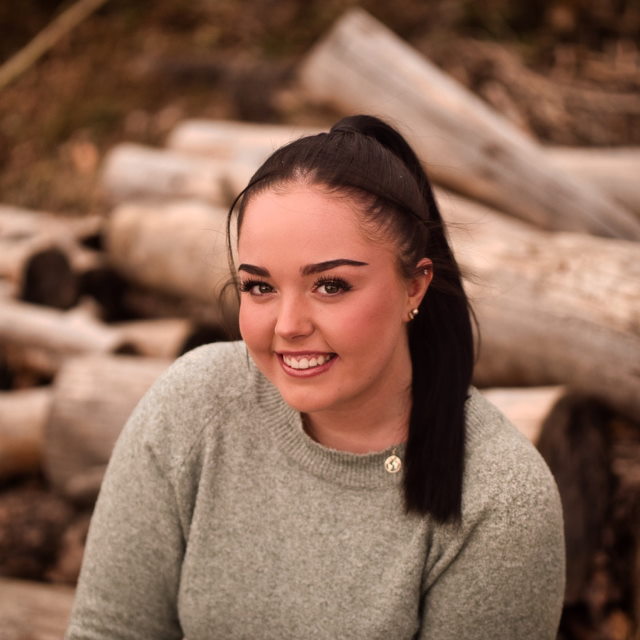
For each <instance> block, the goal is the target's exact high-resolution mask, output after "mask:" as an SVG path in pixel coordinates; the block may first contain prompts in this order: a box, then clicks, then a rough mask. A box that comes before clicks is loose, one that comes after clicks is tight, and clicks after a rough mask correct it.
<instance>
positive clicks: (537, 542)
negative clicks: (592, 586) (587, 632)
mask: <svg viewBox="0 0 640 640" xmlns="http://www.w3.org/2000/svg"><path fill="white" fill-rule="evenodd" d="M536 475H537V476H538V477H537V478H536V477H535V476H536ZM472 520H473V521H472V522H471V523H467V524H466V525H465V523H464V522H463V524H462V525H461V529H460V530H459V531H458V534H457V536H456V537H457V541H456V543H454V544H450V545H449V549H448V550H447V551H445V552H443V554H442V557H441V559H440V561H439V564H440V567H439V569H438V571H436V572H435V573H436V577H435V579H434V580H433V582H432V584H430V585H429V586H428V589H427V591H426V593H425V596H424V601H423V607H424V609H423V623H422V627H421V634H420V636H419V637H420V638H421V639H425V640H426V639H427V638H429V639H430V640H444V639H447V638H451V639H452V640H453V639H454V638H455V639H456V640H471V639H472V638H473V639H474V640H483V639H485V638H486V639H487V640H489V639H490V640H519V639H525V638H527V639H528V638H532V639H534V638H535V640H553V639H555V637H556V633H557V628H558V622H559V619H560V612H561V607H562V599H563V594H564V539H563V529H562V512H561V507H560V501H559V498H558V495H557V490H556V488H555V484H554V482H553V480H552V479H551V478H550V476H549V474H548V472H546V469H545V470H544V472H543V473H541V474H534V477H533V478H531V477H529V478H528V479H526V480H525V481H524V483H523V486H520V487H514V486H513V485H512V486H508V487H504V490H503V491H502V492H496V494H495V495H494V496H493V498H492V499H491V500H490V501H487V502H486V506H485V507H484V508H483V509H482V511H481V512H479V513H478V514H477V516H476V517H475V518H474V519H472ZM443 548H444V547H443Z"/></svg>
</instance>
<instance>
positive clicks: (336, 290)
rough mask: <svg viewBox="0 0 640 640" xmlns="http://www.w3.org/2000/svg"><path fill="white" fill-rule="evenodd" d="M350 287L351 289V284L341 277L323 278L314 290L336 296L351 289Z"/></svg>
mask: <svg viewBox="0 0 640 640" xmlns="http://www.w3.org/2000/svg"><path fill="white" fill-rule="evenodd" d="M349 289H351V285H349V284H348V283H347V282H345V281H344V280H342V279H341V278H321V279H320V280H318V281H317V282H316V283H315V285H314V291H318V292H319V293H321V294H322V295H325V296H336V295H339V294H341V293H344V292H345V291H349Z"/></svg>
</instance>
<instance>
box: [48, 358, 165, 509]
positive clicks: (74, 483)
mask: <svg viewBox="0 0 640 640" xmlns="http://www.w3.org/2000/svg"><path fill="white" fill-rule="evenodd" d="M169 363H170V361H169V360H164V359H155V358H142V357H130V356H108V355H91V356H84V357H79V358H73V359H71V360H69V361H68V362H66V363H65V365H64V366H63V367H62V369H61V370H60V372H59V373H58V375H57V376H56V380H55V386H54V395H53V404H52V408H51V413H50V418H49V421H48V423H47V425H46V428H45V471H46V473H47V476H48V478H49V480H50V482H51V484H52V486H53V487H54V488H55V489H57V490H58V491H60V492H61V493H62V494H63V495H65V496H67V497H69V498H71V499H73V500H76V501H80V502H91V501H92V500H94V499H95V497H96V495H97V492H98V489H99V488H100V482H101V481H102V475H103V473H104V468H105V466H106V464H107V462H108V460H109V456H110V455H111V450H112V449H113V445H114V444H115V441H116V439H117V437H118V435H119V434H120V431H121V429H122V427H123V426H124V424H125V422H126V421H127V418H128V417H129V414H130V413H131V411H132V410H133V408H134V407H135V405H136V404H137V402H138V400H140V398H141V397H142V396H143V395H144V393H145V392H146V390H147V389H148V388H149V387H150V386H151V384H152V383H153V382H154V381H155V380H156V378H157V377H158V376H159V375H160V374H161V373H162V372H163V371H164V370H165V369H166V368H167V367H168V365H169Z"/></svg>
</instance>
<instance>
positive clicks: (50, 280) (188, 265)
mask: <svg viewBox="0 0 640 640" xmlns="http://www.w3.org/2000/svg"><path fill="white" fill-rule="evenodd" d="M298 91H299V92H300V93H301V95H303V96H304V97H305V99H307V100H308V101H309V102H310V103H311V102H313V103H322V104H325V105H327V104H328V105H330V106H332V107H333V108H334V109H338V110H339V111H341V112H344V113H345V114H347V113H354V112H365V113H373V114H376V115H380V116H382V117H384V118H385V119H387V120H389V121H390V122H392V123H394V124H396V125H398V126H399V127H400V128H401V129H402V131H403V132H404V133H405V134H406V135H407V138H408V139H409V141H410V142H411V143H412V144H413V146H414V148H416V150H417V151H418V154H419V155H420V157H421V158H422V160H423V161H424V163H425V166H426V168H427V171H428V173H429V175H430V176H431V177H432V179H433V181H434V183H435V184H436V194H437V198H438V201H439V203H440V207H441V209H442V211H443V215H444V216H445V218H446V219H447V221H448V222H449V223H450V236H451V239H452V242H453V245H454V248H455V251H456V255H457V256H458V258H459V261H460V263H461V265H462V267H463V271H464V273H465V279H466V286H467V290H468V293H469V295H470V298H471V300H472V303H473V306H474V309H475V311H476V313H477V316H478V319H479V326H480V336H481V341H480V345H481V346H480V353H479V359H478V363H477V368H476V373H475V379H474V382H475V384H476V385H478V386H479V387H481V388H482V389H483V390H485V392H486V394H487V396H488V397H489V398H490V399H491V400H492V401H493V402H494V403H495V404H496V405H497V406H498V407H500V408H501V409H502V410H503V411H504V412H505V413H506V415H507V416H508V417H510V418H511V420H512V421H513V422H514V424H515V425H516V426H517V428H518V429H519V430H520V431H521V432H522V433H524V434H525V435H526V436H527V437H528V438H529V439H530V440H531V441H532V442H534V443H535V444H537V445H538V446H539V448H540V451H541V452H542V453H543V455H544V457H545V458H546V460H547V461H548V463H549V466H550V467H551V469H552V471H553V473H554V475H555V477H556V479H557V481H558V485H559V488H560V492H561V496H562V500H563V506H564V509H565V520H566V537H567V552H568V574H567V576H568V581H567V593H566V607H565V614H564V616H563V622H562V625H563V627H562V633H563V634H564V636H563V637H565V638H567V639H574V638H575V639H580V640H582V639H584V640H590V639H595V638H597V637H610V638H613V639H614V640H617V639H618V638H619V639H620V640H623V639H625V638H631V637H632V635H631V634H632V633H634V631H633V629H634V628H635V627H634V625H638V624H639V623H640V368H639V367H640V365H639V363H640V182H639V181H638V180H637V174H638V166H639V164H640V162H639V161H640V149H637V148H635V149H631V148H630V149H606V150H602V149H601V150H587V149H569V148H562V147H551V146H543V145H542V144H540V143H539V142H538V141H536V140H534V139H533V138H532V137H531V136H527V135H526V134H525V133H523V132H522V131H521V130H519V129H517V128H516V127H515V126H514V125H513V124H512V123H510V122H509V121H508V120H507V119H506V118H505V117H503V116H502V115H501V114H499V113H497V112H496V111H494V110H492V109H491V108H490V107H489V106H488V105H487V104H486V103H484V102H482V101H480V100H479V99H478V98H477V97H476V96H474V95H472V94H471V93H470V92H469V91H468V90H466V89H464V88H463V87H462V86H461V85H459V84H458V83H457V82H456V81H455V80H454V79H453V78H451V77H450V76H447V75H445V74H444V73H443V72H442V71H439V70H438V69H437V68H436V67H434V66H433V65H432V64H431V63H429V61H428V60H427V59H425V58H424V57H422V56H421V55H419V54H418V53H417V52H416V51H414V50H412V49H411V48H410V47H409V46H408V45H407V44H406V43H404V42H402V41H400V40H399V39H398V38H397V37H396V36H395V35H393V34H392V33H391V32H390V31H388V30H387V29H386V28H385V27H384V26H382V25H381V24H379V23H377V22H376V21H375V20H374V19H373V18H371V17H370V16H369V15H367V14H365V13H364V12H363V11H360V10H355V11H351V12H349V13H347V14H346V16H345V17H344V18H343V19H342V20H341V21H339V23H338V24H337V25H336V26H335V27H334V29H333V30H332V31H331V32H330V33H329V34H328V35H327V37H326V38H325V39H323V40H322V41H320V42H319V43H318V44H317V45H316V46H315V47H314V49H313V50H312V51H311V52H310V53H309V55H308V56H307V57H306V59H305V60H304V62H303V63H302V64H301V66H300V68H299V73H298ZM316 131H317V129H315V128H311V127H306V126H305V127H302V126H296V125H293V124H287V125H259V124H251V123H240V122H231V121H218V122H216V121H203V120H185V121H183V122H180V123H179V124H178V125H177V126H176V127H175V128H174V130H173V131H172V132H171V134H170V135H169V137H168V139H167V144H166V146H165V147H164V148H150V147H143V146H141V145H133V144H130V143H123V144H120V145H117V146H115V147H114V148H113V149H112V150H111V152H110V153H109V154H108V155H107V157H106V158H105V159H104V162H103V168H102V183H101V187H102V189H103V191H104V192H105V193H106V195H107V197H108V198H109V201H110V206H112V209H111V210H110V211H109V213H108V215H105V216H104V217H99V218H93V217H91V218H89V217H87V218H66V217H62V216H53V215H51V214H47V213H43V212H35V211H23V210H17V209H15V208H13V207H9V206H0V383H1V384H2V387H1V388H2V391H0V482H4V483H5V485H6V486H8V487H9V488H11V487H12V484H11V483H18V485H19V484H20V481H19V480H16V478H25V477H27V478H31V480H30V481H29V482H31V483H32V484H31V485H29V484H27V487H26V489H25V488H20V489H18V490H19V491H23V493H22V494H20V495H22V496H23V497H24V496H30V495H41V493H42V492H44V489H43V486H44V484H46V488H47V489H46V490H47V491H51V492H52V493H49V494H47V495H48V497H47V498H43V499H42V501H41V504H43V505H45V507H46V508H45V507H43V508H40V507H38V508H34V509H32V510H29V509H27V508H24V507H23V506H20V505H23V504H24V500H22V502H21V501H20V500H16V498H15V494H12V493H11V491H9V490H6V491H4V492H0V534H2V533H3V531H9V532H10V533H11V535H10V536H8V537H6V536H5V539H6V540H11V544H12V545H14V547H13V551H10V550H8V547H7V549H4V548H3V546H2V545H3V543H2V542H0V551H7V553H9V554H10V555H12V556H13V558H14V561H13V564H12V563H11V562H9V561H7V562H4V563H3V561H1V560H0V575H5V576H11V577H21V578H27V579H46V580H50V581H54V582H67V583H69V584H73V582H74V581H75V579H76V577H77V572H78V570H79V566H80V560H81V556H82V547H83V544H84V537H85V535H86V530H87V525H88V520H89V515H90V511H91V507H92V505H93V502H94V500H95V497H96V495H97V492H98V490H99V487H100V483H101V480H102V476H103V473H104V469H105V465H106V464H107V462H108V459H109V456H110V453H111V450H112V448H113V445H114V443H115V441H116V439H117V437H118V434H119V432H120V430H121V428H122V426H123V424H124V422H125V420H126V417H127V416H128V414H129V413H130V412H131V410H132V409H133V407H134V406H135V404H136V402H137V401H138V400H139V398H140V397H141V396H142V395H143V394H144V392H145V391H146V389H147V388H148V387H149V386H150V385H151V384H152V383H153V381H154V380H155V379H156V378H157V377H158V376H159V375H160V374H161V372H162V371H163V370H164V369H165V368H166V367H167V366H168V365H169V363H170V362H171V361H172V360H173V359H174V358H175V357H177V356H178V355H179V354H180V353H183V352H184V351H185V350H187V349H189V348H191V347H194V346H197V345H198V344H201V343H203V342H208V341H213V340H218V339H229V338H230V337H231V336H233V335H234V331H235V330H236V315H237V300H236V298H235V296H234V295H233V292H232V291H231V290H230V289H229V287H228V286H227V285H228V284H229V275H230V274H229V270H228V261H227V254H226V225H227V209H228V207H229V204H230V203H231V201H232V200H233V197H234V196H235V195H236V194H237V193H238V192H239V191H240V190H241V189H242V187H243V186H244V185H245V184H246V182H247V181H248V179H249V178H250V176H251V175H252V173H253V172H254V171H255V170H256V169H257V167H258V166H259V164H260V163H261V162H262V161H263V160H264V159H265V158H266V157H267V156H268V155H269V153H271V152H272V151H273V150H274V149H276V148H277V147H279V146H281V145H282V144H284V143H286V142H287V141H289V140H293V139H295V138H298V137H301V136H303V135H307V134H310V133H314V132H316ZM37 474H41V477H40V478H38V476H37ZM34 478H35V479H34ZM43 478H44V480H43ZM39 492H41V493H39ZM38 526H40V527H41V528H42V530H43V531H46V532H47V536H48V539H49V544H50V546H51V549H49V555H48V556H47V557H48V559H47V560H42V561H41V562H40V564H39V565H38V566H39V569H36V568H35V567H34V565H33V563H31V564H30V563H29V561H28V560H27V559H28V558H29V557H33V549H32V548H31V547H29V545H28V544H27V542H26V541H21V540H20V539H19V535H17V533H16V532H17V531H18V530H19V529H20V527H23V528H28V527H32V528H37V527H38ZM3 527H4V528H3ZM2 539H3V538H2V535H0V540H2ZM6 544H9V543H6ZM16 549H17V550H16ZM0 555H1V554H0ZM7 557H8V556H7ZM70 599H71V592H70V591H65V590H57V589H55V588H53V587H46V586H43V585H38V584H36V583H32V582H16V581H13V580H8V579H3V578H0V603H1V604H0V621H2V623H4V621H5V619H6V620H9V621H10V622H11V624H10V625H9V626H6V628H7V629H9V631H7V634H8V635H7V636H6V637H7V638H8V640H13V639H14V638H19V637H27V635H28V636H29V637H34V638H37V639H39V638H45V637H58V636H57V635H56V634H58V632H59V630H61V629H63V628H64V624H65V620H66V616H67V615H68V611H69V606H70ZM54 602H55V606H54V605H51V606H50V603H54ZM3 607H4V608H3ZM53 609H55V610H56V611H55V612H54V611H53ZM16 612H18V613H16ZM33 615H42V616H44V617H46V618H47V622H46V623H44V622H43V624H42V625H41V626H40V627H37V626H32V627H28V625H27V626H24V625H23V626H20V621H19V618H21V617H22V618H23V619H25V618H26V617H29V616H31V617H32V616H33ZM44 617H43V620H44ZM20 634H22V635H20ZM598 634H600V635H598ZM602 634H605V635H602ZM606 634H609V635H606ZM625 634H626V635H625ZM0 635H1V634H0ZM2 637H3V638H4V637H5V636H2Z"/></svg>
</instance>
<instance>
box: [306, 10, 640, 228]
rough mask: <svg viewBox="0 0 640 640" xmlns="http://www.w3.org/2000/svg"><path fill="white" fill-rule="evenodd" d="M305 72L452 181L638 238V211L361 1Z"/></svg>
mask: <svg viewBox="0 0 640 640" xmlns="http://www.w3.org/2000/svg"><path fill="white" fill-rule="evenodd" d="M299 77H300V83H301V86H302V87H303V89H304V90H305V91H306V93H307V95H308V96H309V97H310V98H311V99H314V100H317V101H321V102H324V103H329V104H331V105H332V106H334V107H336V108H337V109H339V110H342V111H344V112H347V113H354V112H355V113H358V112H360V113H372V114H375V115H380V116H382V117H384V118H386V119H388V120H390V121H391V122H392V123H393V124H395V125H397V126H398V127H399V129H400V130H401V131H402V132H403V133H404V134H405V135H406V136H407V139H409V140H411V141H412V143H413V145H414V147H415V148H416V150H417V153H418V155H419V156H421V158H422V160H423V161H424V162H426V163H427V166H428V170H429V172H430V175H431V176H432V177H433V179H434V181H436V182H438V183H440V184H442V185H444V186H446V187H448V188H450V189H452V190H454V191H458V192H460V193H463V194H466V195H468V196H471V197H473V198H475V199H477V200H480V201H483V202H485V203H489V204H491V205H493V206H494V207H496V208H498V209H500V210H503V211H505V212H508V213H510V214H511V215H514V216H516V217H519V218H522V219H524V220H528V221H530V222H532V223H534V224H535V225H537V226H539V227H542V228H544V229H552V230H570V231H587V232H591V233H595V234H599V235H603V236H612V237H621V238H628V239H633V240H638V239H640V220H638V219H637V218H636V217H635V216H634V215H633V214H631V213H630V212H628V211H627V210H626V209H624V207H622V206H621V205H618V204H617V203H616V202H614V201H613V200H611V199H610V198H608V197H607V196H606V195H605V194H603V193H601V192H600V191H598V190H597V189H596V188H595V187H594V186H593V185H591V184H590V183H589V182H586V181H584V180H580V179H579V178H577V177H574V176H572V175H570V174H568V173H566V172H563V171H562V170H560V169H559V168H558V167H555V166H553V167H552V166H550V163H549V162H548V161H547V160H546V156H545V154H544V151H543V150H542V149H541V147H540V146H539V145H537V144H536V143H535V142H534V141H532V140H531V139H530V138H527V137H526V136H525V135H523V134H522V133H521V132H520V131H519V130H518V129H516V128H515V127H514V126H513V125H511V124H510V123H509V122H508V121H506V120H505V119H504V118H502V117H501V116H499V115H498V114H497V113H495V112H494V111H492V110H491V108H490V107H489V106H488V105H486V104H485V103H483V102H482V101H481V100H480V99H478V98H476V97H475V96H474V95H473V94H471V93H470V92H469V91H468V90H467V89H465V88H464V87H463V86H462V85H460V84H458V83H457V82H456V81H454V80H453V79H452V78H450V77H448V76H446V75H445V74H444V73H442V72H441V71H439V70H438V69H437V68H436V67H434V66H433V65H431V64H430V63H429V62H428V61H427V60H426V59H425V58H423V57H422V56H420V55H419V54H418V53H417V52H416V51H415V50H413V49H412V48H411V47H410V46H408V45H407V44H406V43H405V42H403V41H402V40H400V39H399V38H398V37H397V36H395V35H394V34H393V33H392V32H391V31H389V30H388V29H387V28H386V27H384V26H383V25H382V24H380V23H379V22H377V21H376V20H375V19H374V18H372V17H371V16H369V15H368V14H367V13H365V12H364V11H362V10H359V9H353V10H351V11H349V12H348V13H347V14H346V15H345V16H344V17H343V18H342V19H341V20H340V21H339V22H338V23H337V25H336V26H335V27H334V29H333V30H332V31H331V32H330V33H329V35H328V36H327V37H326V38H325V39H324V40H323V41H321V42H320V43H319V44H318V45H316V47H315V48H314V49H313V50H312V52H311V53H310V55H309V56H308V58H307V59H306V61H305V62H304V64H303V65H302V68H301V71H300V76H299Z"/></svg>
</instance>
